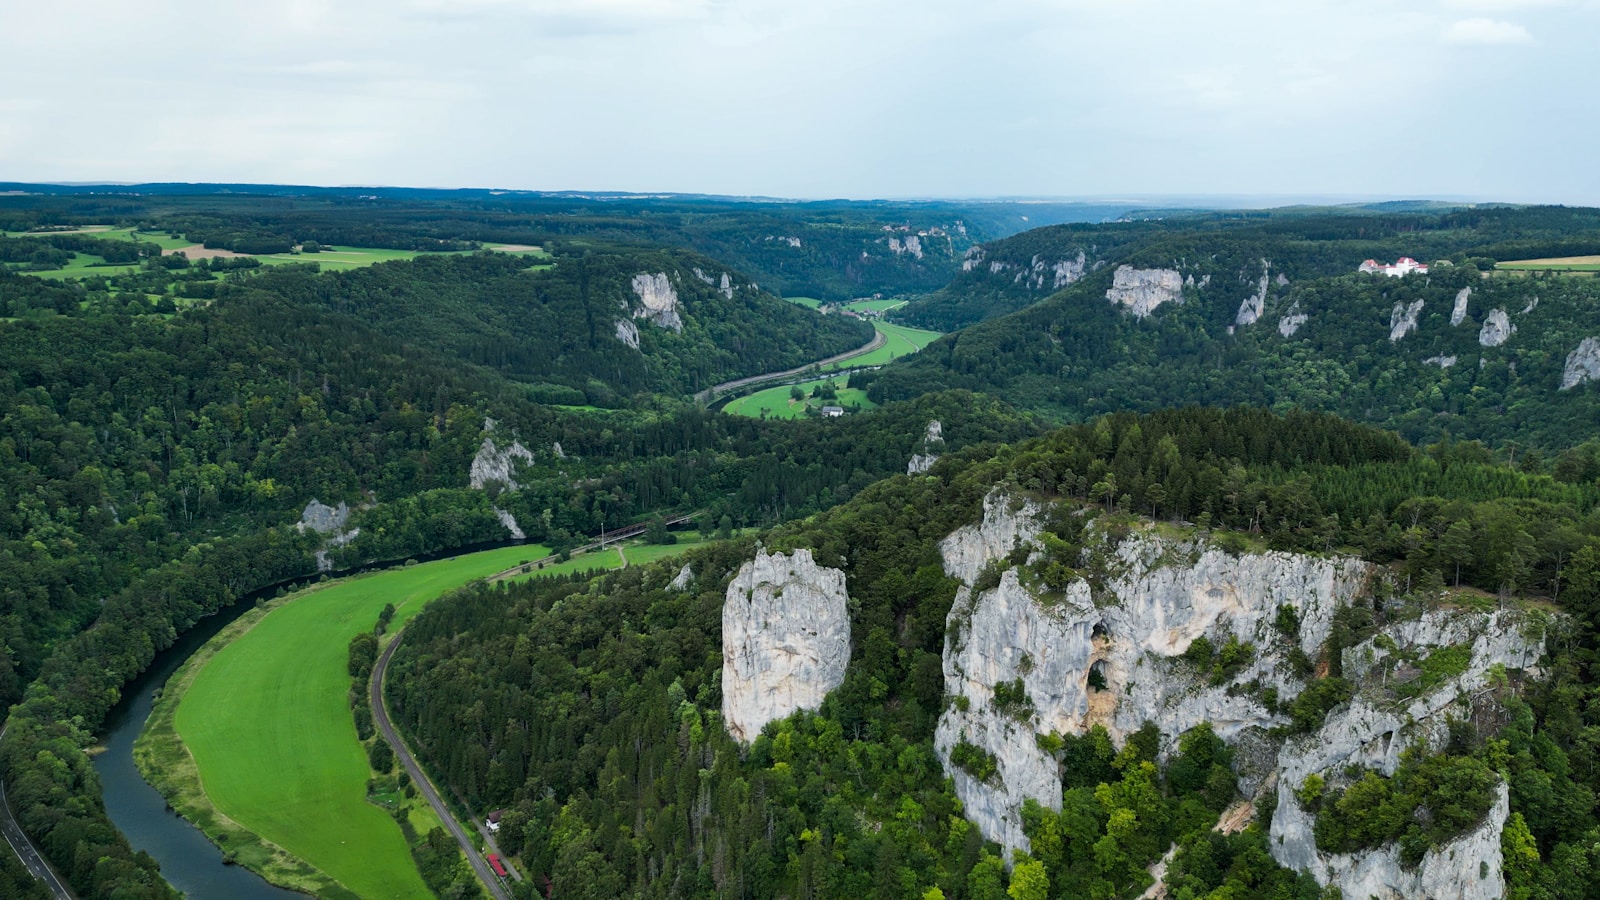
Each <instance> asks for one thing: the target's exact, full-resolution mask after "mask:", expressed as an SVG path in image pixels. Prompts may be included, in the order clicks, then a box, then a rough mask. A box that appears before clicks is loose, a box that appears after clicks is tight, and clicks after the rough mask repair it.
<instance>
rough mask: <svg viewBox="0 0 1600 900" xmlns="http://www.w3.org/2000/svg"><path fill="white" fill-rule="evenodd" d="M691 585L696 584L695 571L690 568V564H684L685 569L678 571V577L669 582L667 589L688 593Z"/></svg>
mask: <svg viewBox="0 0 1600 900" xmlns="http://www.w3.org/2000/svg"><path fill="white" fill-rule="evenodd" d="M691 584H694V569H692V568H690V567H689V564H688V563H684V564H683V568H681V569H679V570H678V575H677V577H675V578H673V579H672V581H670V582H668V583H667V587H669V588H671V589H672V590H675V591H686V590H688V589H689V585H691Z"/></svg>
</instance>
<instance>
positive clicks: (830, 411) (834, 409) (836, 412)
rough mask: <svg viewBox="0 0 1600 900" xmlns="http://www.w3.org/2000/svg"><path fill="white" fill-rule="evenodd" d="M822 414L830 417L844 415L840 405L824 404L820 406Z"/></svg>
mask: <svg viewBox="0 0 1600 900" xmlns="http://www.w3.org/2000/svg"><path fill="white" fill-rule="evenodd" d="M822 414H823V415H824V416H826V417H828V418H830V419H832V418H835V417H837V416H842V415H844V407H842V406H824V407H823V408H822Z"/></svg>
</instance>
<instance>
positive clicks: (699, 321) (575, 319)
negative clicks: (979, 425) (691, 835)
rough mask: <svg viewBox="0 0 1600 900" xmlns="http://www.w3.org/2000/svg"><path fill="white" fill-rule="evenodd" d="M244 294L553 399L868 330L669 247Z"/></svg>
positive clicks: (865, 334) (853, 343) (784, 360)
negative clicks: (391, 339)
mask: <svg viewBox="0 0 1600 900" xmlns="http://www.w3.org/2000/svg"><path fill="white" fill-rule="evenodd" d="M248 289H250V290H264V291H269V292H272V293H274V294H276V295H278V296H281V297H285V298H288V299H290V300H293V301H295V302H299V303H309V304H317V305H319V306H323V307H326V308H327V309H330V310H332V311H335V312H339V313H344V314H346V315H349V316H353V317H355V318H357V319H360V320H362V321H364V322H366V323H367V324H368V325H369V326H370V327H372V328H373V329H375V330H377V331H379V332H382V333H385V334H389V335H393V336H396V337H402V338H404V339H405V340H407V341H409V342H412V343H414V344H417V345H420V346H423V347H427V348H430V349H433V350H436V351H439V352H443V353H447V354H450V355H453V356H455V357H457V358H459V359H462V360H465V361H467V362H471V363H475V364H478V365H483V366H486V367H489V368H492V369H496V370H498V371H500V372H502V373H504V374H505V375H507V376H508V377H510V378H513V379H516V380H518V381H523V382H527V383H529V384H532V385H536V386H540V387H539V389H538V390H537V391H536V394H537V395H538V396H540V397H542V398H544V399H549V400H554V401H557V402H564V403H585V402H593V403H597V404H600V405H606V406H611V405H615V402H616V397H617V395H619V394H620V395H622V396H625V397H627V396H632V395H634V394H636V393H642V392H652V393H666V394H678V395H683V394H689V393H693V392H694V391H698V390H702V389H704V388H707V387H710V386H711V385H713V384H717V383H719V382H722V381H727V380H730V379H734V378H740V377H743V376H746V375H757V374H761V373H763V372H771V371H777V370H781V369H788V368H793V367H796V366H802V365H805V364H806V363H808V362H811V361H813V360H818V359H822V358H825V357H828V356H832V355H834V354H837V353H842V352H844V351H846V350H852V349H854V348H856V347H859V346H861V345H863V344H865V343H867V342H868V341H870V340H871V339H872V334H873V332H872V328H871V326H870V325H868V324H867V323H865V322H863V321H861V320H858V319H852V318H848V317H844V316H822V315H818V314H817V313H816V312H814V311H813V310H810V309H806V308H804V307H801V306H798V305H796V304H792V303H785V302H783V301H781V300H779V299H778V298H776V297H774V296H772V295H771V294H769V293H767V292H765V291H763V290H761V289H760V288H759V287H758V286H757V285H755V284H753V283H752V282H750V281H749V280H748V279H747V278H745V277H744V276H743V275H740V274H738V273H736V272H730V271H729V270H728V269H727V268H726V267H724V266H722V265H720V264H718V263H716V262H714V261H712V260H709V259H706V258H704V257H699V256H695V255H693V254H689V253H683V252H674V251H651V250H637V249H617V250H608V251H593V252H585V253H582V254H580V255H575V256H560V257H558V258H557V259H556V261H555V264H554V265H553V266H546V265H541V266H535V267H533V268H531V269H530V267H529V266H528V263H527V261H526V260H524V259H521V258H518V257H512V256H506V255H503V254H477V255H471V256H426V257H420V258H418V259H416V260H414V261H411V262H393V263H386V264H383V265H377V266H372V267H370V268H367V269H361V270H357V271H353V272H345V273H336V274H331V275H312V274H309V273H307V272H304V271H295V272H287V271H276V272H274V271H268V272H264V273H262V274H261V275H259V276H257V277H256V278H255V279H253V280H251V281H250V282H249V283H248Z"/></svg>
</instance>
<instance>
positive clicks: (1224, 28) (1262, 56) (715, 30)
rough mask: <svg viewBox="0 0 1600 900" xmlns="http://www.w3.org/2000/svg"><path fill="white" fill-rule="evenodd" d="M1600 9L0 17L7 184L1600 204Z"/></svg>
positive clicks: (189, 7) (120, 12)
mask: <svg viewBox="0 0 1600 900" xmlns="http://www.w3.org/2000/svg"><path fill="white" fill-rule="evenodd" d="M1597 47H1600V0H1381V2H1380V0H1327V2H1325V0H1289V2H1285V0H980V2H970V0H969V2H961V3H956V2H947V0H919V2H915V3H913V2H904V0H903V2H881V0H804V2H793V0H791V2H777V0H770V2H769V0H255V2H251V3H248V4H246V3H217V2H215V0H210V2H201V0H139V2H128V0H114V2H111V0H72V2H54V3H52V2H30V0H0V181H54V182H67V181H71V182H87V181H122V182H139V181H189V182H248V183H287V184H315V185H356V184H359V185H405V186H418V187H489V188H516V189H535V190H596V191H598V190H616V191H641V192H658V191H659V192H667V191H673V192H693V193H713V194H732V195H762V196H773V197H794V198H828V197H851V198H863V199H864V198H907V197H999V196H1012V197H1085V198H1090V197H1092V198H1117V197H1159V196H1173V195H1187V196H1205V195H1252V196H1267V197H1282V198H1306V197H1328V198H1337V197H1351V198H1355V197H1359V198H1381V197H1396V198H1401V197H1403V198H1418V197H1433V198H1447V199H1464V200H1503V201H1511V202H1555V203H1568V204H1590V205H1600V165H1596V163H1595V160H1596V157H1597V153H1596V150H1597V148H1600V52H1596V50H1597Z"/></svg>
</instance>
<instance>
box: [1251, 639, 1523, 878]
mask: <svg viewBox="0 0 1600 900" xmlns="http://www.w3.org/2000/svg"><path fill="white" fill-rule="evenodd" d="M1529 632H1530V629H1529V628H1528V627H1527V623H1526V622H1524V621H1523V619H1522V617H1521V616H1520V614H1516V613H1504V612H1503V613H1494V614H1491V615H1484V614H1480V613H1472V612H1465V611H1461V610H1450V609H1440V610H1434V611H1431V612H1428V613H1426V614H1424V615H1423V616H1422V617H1421V618H1419V619H1415V620H1411V621H1404V622H1398V623H1395V624H1393V625H1391V626H1389V627H1388V628H1385V629H1384V630H1383V632H1381V633H1380V635H1377V636H1374V637H1373V638H1371V639H1369V640H1367V641H1365V642H1363V643H1361V644H1359V645H1357V646H1355V647H1352V648H1348V649H1346V650H1345V652H1344V664H1345V673H1346V675H1347V676H1348V677H1350V678H1351V679H1352V680H1353V681H1355V682H1357V684H1358V686H1359V687H1360V688H1361V689H1360V691H1359V693H1358V695H1357V696H1356V698H1355V699H1354V700H1353V701H1351V702H1350V703H1349V704H1348V705H1346V706H1343V707H1340V708H1338V709H1335V710H1334V711H1333V712H1332V713H1331V714H1329V716H1328V717H1327V719H1326V720H1325V721H1324V723H1323V725H1322V728H1321V729H1320V730H1319V731H1317V732H1316V733H1315V734H1312V735H1309V736H1306V737H1303V738H1300V739H1298V740H1294V741H1291V742H1290V743H1289V744H1288V745H1286V746H1285V747H1284V748H1283V750H1282V752H1281V753H1280V754H1279V768H1278V779H1277V799H1278V803H1277V808H1276V813H1275V814H1274V816H1273V819H1272V823H1271V832H1270V834H1271V842H1270V843H1271V846H1272V853H1273V856H1274V857H1276V858H1277V860H1278V861H1279V862H1280V863H1282V864H1283V865H1285V866H1291V867H1294V868H1298V869H1304V870H1306V871H1308V872H1310V873H1311V874H1312V875H1313V876H1314V877H1315V878H1316V879H1317V882H1318V883H1319V884H1323V885H1328V884H1337V885H1338V886H1339V888H1340V889H1341V890H1342V891H1343V892H1344V895H1345V896H1347V897H1377V898H1380V900H1400V898H1406V897H1452V898H1468V900H1479V898H1481V900H1489V898H1497V897H1500V896H1503V894H1504V892H1505V883H1504V881H1503V879H1502V877H1501V871H1500V870H1501V854H1500V833H1501V831H1502V829H1503V828H1504V825H1505V821H1506V817H1507V815H1508V812H1509V802H1508V799H1507V791H1506V787H1505V785H1504V784H1503V783H1501V784H1499V785H1498V787H1497V789H1496V796H1495V799H1494V803H1493V805H1492V806H1491V808H1490V811H1489V814H1488V816H1486V817H1485V819H1484V821H1483V822H1482V823H1481V824H1480V825H1479V826H1478V827H1476V828H1474V829H1472V830H1471V831H1469V832H1467V833H1466V834H1463V835H1461V836H1459V837H1457V838H1456V839H1455V840H1453V841H1451V842H1450V843H1448V844H1445V845H1444V846H1441V847H1438V848H1436V849H1434V850H1432V851H1430V852H1429V853H1428V854H1427V855H1426V856H1424V857H1423V859H1422V862H1421V863H1420V864H1418V865H1417V866H1416V867H1415V868H1407V867H1405V866H1403V865H1402V864H1401V862H1400V856H1399V848H1398V847H1397V846H1395V845H1392V844H1391V845H1385V846H1383V847H1379V848H1377V849H1373V850H1367V851H1362V852H1360V853H1349V854H1330V853H1322V852H1321V851H1319V850H1318V849H1317V847H1316V840H1315V837H1314V836H1313V834H1312V825H1313V823H1314V820H1313V817H1312V816H1311V814H1310V813H1308V812H1307V811H1306V810H1305V809H1304V808H1302V807H1301V805H1300V802H1299V801H1298V800H1297V799H1296V797H1295V790H1296V789H1297V788H1299V787H1300V786H1301V785H1303V784H1304V783H1305V781H1306V779H1307V778H1308V777H1309V776H1311V775H1318V776H1320V777H1322V778H1323V779H1325V780H1326V782H1327V783H1328V784H1330V785H1337V786H1344V785H1345V784H1347V783H1348V782H1350V781H1352V780H1353V779H1354V777H1355V776H1354V775H1353V773H1355V772H1359V771H1363V770H1367V769H1372V770H1376V771H1378V772H1380V773H1382V774H1384V775H1392V774H1393V773H1394V771H1395V769H1396V768H1397V767H1398V766H1399V764H1400V755H1401V753H1402V752H1404V751H1405V750H1406V749H1407V748H1409V747H1413V746H1422V747H1426V748H1427V749H1429V750H1430V751H1437V750H1439V749H1441V748H1442V747H1443V746H1444V743H1445V740H1446V738H1447V736H1448V731H1449V724H1448V723H1449V720H1450V719H1451V718H1458V719H1463V720H1465V719H1470V718H1471V716H1472V711H1473V704H1474V701H1475V698H1476V696H1477V695H1479V694H1480V693H1482V692H1484V691H1485V689H1486V688H1487V687H1488V686H1489V682H1490V679H1491V678H1492V677H1493V676H1492V673H1493V672H1494V671H1496V670H1497V667H1503V668H1504V669H1506V670H1518V669H1523V670H1526V669H1530V668H1532V667H1533V666H1534V665H1535V663H1537V662H1538V659H1539V655H1540V652H1541V647H1540V644H1541V641H1540V639H1539V636H1538V635H1537V634H1530V633H1529ZM1458 647H1470V651H1471V658H1470V661H1469V662H1468V663H1467V666H1466V668H1465V670H1464V671H1463V672H1462V673H1461V674H1460V675H1458V676H1456V677H1454V678H1450V679H1448V680H1446V681H1444V682H1442V683H1441V684H1438V685H1436V686H1435V687H1433V688H1432V689H1431V690H1428V691H1426V692H1423V693H1422V694H1421V695H1420V696H1417V697H1415V698H1413V699H1411V700H1409V701H1407V702H1398V703H1397V702H1392V701H1391V700H1389V699H1388V696H1389V695H1388V693H1387V692H1386V691H1384V690H1382V689H1381V686H1382V685H1386V684H1387V683H1388V682H1389V681H1390V680H1391V679H1406V678H1411V679H1414V678H1416V677H1417V676H1418V673H1417V672H1416V671H1414V670H1413V669H1412V667H1411V666H1410V662H1411V661H1412V660H1416V659H1419V658H1426V656H1427V655H1429V654H1431V653H1434V652H1437V651H1440V650H1444V649H1447V648H1458Z"/></svg>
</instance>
